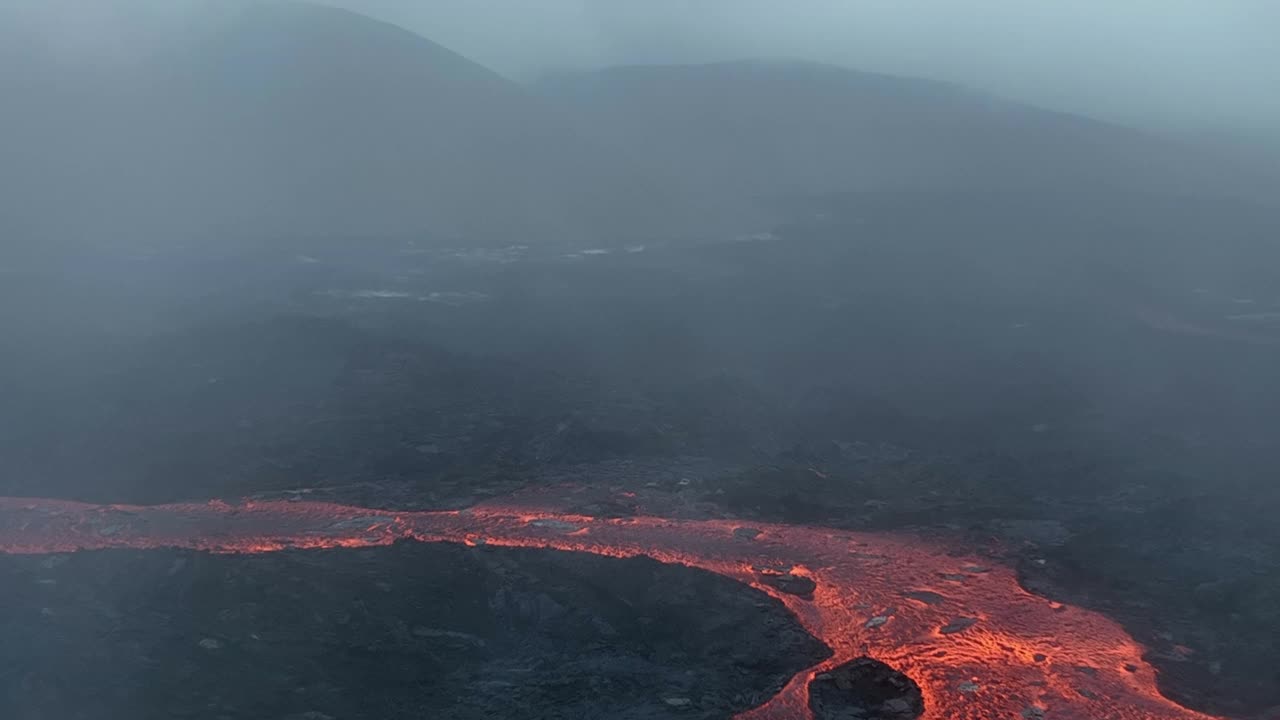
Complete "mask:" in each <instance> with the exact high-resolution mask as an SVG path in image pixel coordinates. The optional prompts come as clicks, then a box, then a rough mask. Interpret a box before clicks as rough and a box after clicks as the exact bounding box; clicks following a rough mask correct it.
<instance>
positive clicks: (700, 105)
mask: <svg viewBox="0 0 1280 720" xmlns="http://www.w3.org/2000/svg"><path fill="white" fill-rule="evenodd" d="M539 87H540V89H541V90H542V91H543V92H544V93H546V94H547V95H548V96H549V97H552V98H555V99H556V100H557V101H558V102H560V103H562V104H564V106H565V107H566V108H569V109H570V110H571V112H572V114H574V115H576V116H578V117H579V118H580V119H581V121H582V122H584V123H585V124H586V125H588V126H591V127H595V128H599V129H600V130H601V132H607V133H610V134H611V136H612V137H613V139H614V140H615V141H616V142H618V143H619V144H621V145H623V146H625V147H626V148H627V149H628V150H629V151H630V152H631V153H632V154H634V155H635V156H637V157H644V158H647V159H648V160H649V161H650V162H651V163H652V168H651V169H653V170H655V171H657V172H661V173H664V174H675V175H681V176H686V177H692V178H696V179H697V180H698V181H700V183H701V184H702V185H703V186H705V187H720V188H732V189H734V190H735V191H736V192H738V193H740V194H744V195H751V196H769V195H778V194H809V193H824V192H836V191H857V190H882V189H959V188H964V189H967V190H993V189H995V190H1025V189H1055V190H1090V191H1101V190H1142V191H1162V192H1172V193H1180V194H1181V193H1194V194H1221V195H1239V196H1256V195H1259V194H1265V193H1259V192H1258V191H1259V187H1260V185H1259V184H1260V183H1267V182H1272V181H1273V180H1274V179H1273V178H1270V177H1266V175H1265V173H1255V172H1253V171H1251V170H1246V168H1245V167H1244V166H1242V165H1238V164H1236V163H1233V162H1231V161H1229V160H1227V159H1225V158H1224V157H1219V156H1217V155H1215V154H1213V153H1210V152H1207V151H1205V150H1202V149H1199V148H1196V147H1193V146H1191V145H1185V144H1180V143H1177V142H1174V141H1171V140H1167V139H1163V138H1160V137H1156V136H1154V135H1149V134H1146V133H1143V132H1140V131H1137V130H1133V129H1130V128H1126V127H1122V126H1118V125H1113V124H1109V123H1104V122H1101V121H1097V120H1093V119H1089V118H1084V117H1080V116H1076V115H1070V114H1066V113H1059V112H1053V111H1049V110H1043V109H1039V108H1035V107H1031V106H1028V105H1023V104H1019V103H1016V102H1012V101H1008V100H1004V99H999V98H996V97H993V96H990V95H986V94H984V93H980V92H977V91H974V90H969V89H966V88H963V87H959V86H955V85H951V84H947V83H941V82H934V81H930V80H922V79H915V78H902V77H893V76H886V75H878V74H872V73H864V72H858V71H854V70H849V69H845V68H839V67H835V66H830V65H820V64H814V63H807V62H798V61H796V62H792V61H759V60H756V61H740V62H725V63H711V64H703V65H658V66H630V67H616V68H610V69H606V70H602V71H597V72H584V73H562V74H559V75H554V76H551V77H549V78H548V79H546V80H544V81H543V82H541V83H540V84H539ZM1269 187H1273V186H1269Z"/></svg>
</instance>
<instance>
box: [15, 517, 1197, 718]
mask: <svg viewBox="0 0 1280 720" xmlns="http://www.w3.org/2000/svg"><path fill="white" fill-rule="evenodd" d="M401 539H413V540H418V541H422V542H461V543H467V544H471V545H477V544H489V545H495V546H510V547H527V548H549V549H555V550H564V551H575V552H585V553H592V554H595V555H606V556H611V557H633V556H641V555H643V556H648V557H651V558H654V559H656V560H659V561H661V562H665V563H676V564H681V565H687V566H690V567H695V568H702V569H704V570H708V571H711V572H714V573H718V574H720V575H724V576H727V577H730V578H733V579H734V580H737V581H739V582H742V583H746V584H748V585H750V586H752V587H755V588H757V589H759V590H761V591H763V592H766V593H769V594H770V595H772V596H774V597H776V598H778V599H779V600H781V601H782V602H783V603H784V604H785V605H786V607H787V608H788V609H789V610H790V611H791V612H792V613H793V614H794V615H795V617H796V618H797V619H798V620H799V621H800V623H801V624H802V625H803V626H804V627H805V628H806V629H807V630H808V631H809V632H810V633H812V634H813V635H814V636H815V637H817V638H818V639H820V640H822V641H823V642H825V643H826V644H827V645H828V646H829V647H830V648H831V650H832V656H831V657H830V658H829V659H827V660H826V661H824V662H823V663H821V664H820V665H818V666H816V667H813V668H809V669H808V670H806V671H804V672H801V673H800V674H798V675H796V676H795V677H793V678H791V680H790V681H789V682H788V683H787V684H786V686H785V687H784V688H783V690H782V691H781V692H780V693H778V694H777V695H776V696H774V697H773V698H772V699H770V700H768V701H767V702H765V703H764V704H763V705H761V706H759V707H757V708H754V709H752V710H749V711H746V712H744V713H742V714H741V715H739V717H740V718H746V719H748V720H793V719H797V718H810V717H812V713H811V712H810V710H809V703H808V687H809V683H810V682H811V681H812V680H813V679H814V677H815V676H816V675H818V674H819V673H822V672H824V671H826V670H829V669H831V668H834V667H836V666H839V665H841V664H843V663H845V662H848V661H849V660H852V659H855V658H858V657H862V656H869V657H872V658H875V659H876V660H879V661H881V662H884V663H886V664H888V665H890V666H892V667H894V668H896V669H897V670H899V671H901V672H903V673H905V674H906V675H907V676H909V677H911V678H912V679H913V680H915V682H916V683H918V684H919V686H920V688H921V690H922V692H923V694H924V702H925V711H924V717H926V718H930V719H932V720H997V719H998V720H1019V719H1024V718H1025V719H1033V718H1045V719H1046V720H1192V719H1200V720H1204V719H1205V718H1208V717H1209V716H1207V715H1202V714H1200V713H1197V712H1193V711H1191V710H1187V709H1185V708H1182V707H1180V706H1178V705H1176V704H1174V703H1173V702H1172V701H1170V700H1168V699H1166V698H1164V697H1163V696H1162V695H1160V693H1159V692H1158V690H1157V688H1156V676H1155V671H1154V670H1153V668H1152V667H1151V666H1150V665H1148V664H1147V663H1146V662H1144V661H1143V660H1142V657H1141V655H1142V648H1141V647H1140V646H1139V645H1138V643H1137V642H1136V641H1134V640H1133V639H1132V638H1130V637H1129V636H1128V635H1127V634H1126V633H1125V632H1124V631H1123V630H1122V629H1121V628H1120V627H1119V626H1118V625H1117V624H1116V623H1115V622H1113V621H1111V620H1109V619H1107V618H1105V617H1103V616H1101V615H1098V614H1096V613H1093V612H1089V611H1085V610H1081V609H1077V608H1073V607H1067V606H1063V605H1060V604H1057V603H1054V602H1051V601H1049V600H1046V599H1044V598H1040V597H1037V596H1035V595H1032V594H1030V593H1028V592H1026V591H1025V590H1023V589H1022V588H1021V587H1020V586H1019V585H1018V583H1017V580H1016V578H1015V575H1014V572H1013V571H1012V570H1011V569H1010V568H1007V567H1000V566H993V567H983V566H980V564H979V561H978V560H976V559H974V558H972V557H970V558H965V557H955V556H954V555H953V554H951V553H948V552H947V549H946V548H945V547H942V546H939V545H936V544H931V543H929V542H926V541H923V540H920V539H918V538H911V537H907V536H898V535H882V534H867V533H853V532H843V531H837V530H831V529H826V528H819V527H803V526H790V525H775V524H768V523H751V524H749V525H747V524H744V523H741V522H735V521H730V520H673V519H664V518H658V517H629V518H622V519H617V518H611V519H604V518H595V517H588V516H582V515H573V514H565V513H557V512H551V511H548V510H545V509H542V508H540V507H538V506H537V505H536V504H535V505H534V506H531V507H517V506H509V505H485V506H480V507H476V508H472V509H469V510H464V511H458V512H454V511H449V512H393V511H386V510H369V509H365V508H358V507H348V506H343V505H332V504H325V503H313V502H285V501H267V502H245V503H243V504H238V505H229V504H226V503H222V502H211V503H207V504H175V505H156V506H147V507H139V506H123V505H88V504H82V503H75V502H69V501H60V500H38V499H26V498H0V552H5V553H14V554H17V553H21V554H46V553H61V552H70V551H76V550H91V549H107V548H135V549H145V548H161V547H166V548H188V549H194V550H204V551H210V552H219V553H265V552H273V551H278V550H284V549H288V548H328V547H369V546H377V545H388V544H390V543H393V542H395V541H397V540H401ZM776 573H787V574H790V575H791V576H801V577H803V578H807V579H808V580H810V581H812V583H813V584H814V585H815V587H814V590H813V592H812V595H811V597H810V596H809V594H808V593H805V594H804V595H803V596H801V595H796V594H790V593H787V592H783V591H781V590H779V589H778V586H779V583H778V582H776V581H774V582H768V575H769V574H776ZM804 584H805V585H806V586H807V585H808V583H804Z"/></svg>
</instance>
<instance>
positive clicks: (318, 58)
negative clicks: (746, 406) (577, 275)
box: [0, 2, 688, 241]
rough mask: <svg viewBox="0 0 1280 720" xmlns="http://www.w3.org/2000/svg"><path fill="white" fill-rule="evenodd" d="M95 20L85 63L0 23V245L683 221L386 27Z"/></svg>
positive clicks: (652, 190) (510, 99)
mask: <svg viewBox="0 0 1280 720" xmlns="http://www.w3.org/2000/svg"><path fill="white" fill-rule="evenodd" d="M61 5H62V7H63V9H68V8H70V9H71V10H76V9H84V10H85V11H86V12H87V13H88V14H89V15H90V16H91V15H93V12H92V10H93V8H92V7H90V6H89V5H85V4H83V3H74V2H73V3H70V4H68V3H66V2H62V3H61ZM111 7H112V9H113V12H112V13H111V15H110V17H109V18H108V19H109V20H110V23H111V29H112V33H113V35H114V38H112V37H106V38H105V39H104V37H97V38H93V39H94V40H97V41H98V44H97V46H96V47H91V48H89V49H88V50H86V51H85V52H83V53H76V52H72V51H71V50H74V49H77V48H71V50H69V49H68V47H66V46H59V45H58V44H56V43H53V42H49V41H48V38H38V37H36V36H33V35H32V34H30V33H28V32H25V31H24V28H23V27H22V25H21V24H20V23H19V22H17V21H12V17H13V16H12V15H11V16H10V20H9V21H0V27H4V28H5V29H6V30H7V31H9V32H8V33H6V34H9V35H11V37H9V38H6V40H7V41H6V42H4V43H0V44H3V45H4V46H5V47H4V50H3V53H4V55H3V63H2V64H0V96H3V97H4V98H6V100H5V107H6V110H5V113H4V114H3V119H0V155H3V157H4V158H5V162H4V167H3V169H0V198H3V199H0V211H2V212H0V216H3V217H4V221H3V224H4V225H5V227H4V229H5V231H6V232H7V233H9V234H10V235H11V236H14V235H19V236H25V237H32V238H45V239H49V238H56V239H58V240H68V239H74V238H76V237H82V238H92V239H94V240H105V239H107V238H111V239H113V240H119V239H122V238H124V237H137V238H166V239H169V240H172V239H174V238H183V237H186V236H192V235H197V236H199V235H206V234H215V235H218V236H220V237H224V238H225V237H235V236H244V237H254V238H260V237H275V236H287V237H315V236H325V237H343V236H352V235H354V236H378V235H403V234H415V235H419V236H429V237H434V238H440V237H443V238H446V239H447V238H454V237H463V238H466V239H467V240H468V241H476V240H481V239H487V238H494V237H499V236H500V237H502V238H504V239H506V240H510V241H519V240H521V239H536V240H550V239H554V238H558V237H563V236H576V237H594V236H596V235H598V234H601V233H604V232H606V231H607V232H608V233H609V234H610V235H611V236H612V237H625V236H627V235H630V234H637V235H640V234H644V233H650V232H662V231H663V230H666V229H670V228H671V227H673V226H676V225H679V224H681V223H683V222H685V221H687V220H688V216H687V215H682V213H683V212H684V211H685V207H686V203H687V200H685V199H683V198H679V197H677V196H676V194H675V193H674V192H672V191H671V190H670V189H669V188H668V187H667V186H665V185H663V184H660V183H658V182H655V181H653V180H651V179H647V178H645V177H643V176H642V175H641V174H639V173H637V172H636V171H635V169H634V168H633V167H631V166H629V164H628V162H627V161H626V160H625V159H623V158H620V157H613V156H610V155H609V153H607V152H603V151H602V150H601V148H598V147H593V146H592V145H590V144H589V143H588V142H586V141H585V140H583V139H582V138H581V137H578V136H577V135H576V134H575V132H574V131H573V130H572V129H571V127H570V125H569V124H567V123H565V122H563V120H562V118H560V117H558V115H557V113H556V111H555V110H553V109H552V108H549V107H547V105H546V104H545V103H543V102H542V101H540V100H539V99H537V98H535V97H533V96H531V94H529V93H528V92H527V91H525V90H524V89H523V88H521V87H519V86H518V85H516V84H514V83H512V82H510V81H508V80H506V79H504V78H502V77H500V76H498V75H496V74H494V73H492V72H490V71H488V70H486V69H485V68H483V67H481V66H479V65H477V64H475V63H473V62H471V61H469V60H467V59H465V58H463V57H461V56H459V55H457V54H455V53H453V52H451V51H449V50H447V49H445V48H443V47H441V46H439V45H436V44H434V43H432V42H430V41H429V40H426V39H424V38H421V37H418V36H416V35H413V34H411V33H409V32H407V31H404V30H402V29H399V28H396V27H394V26H391V25H386V24H384V23H381V22H378V21H374V20H371V19H369V18H366V17H362V16H359V15H356V14H353V13H350V12H347V11H343V10H338V9H332V8H327V7H322V6H314V5H305V4H295V3H260V2H233V3H228V2H222V3H206V4H195V5H190V6H189V7H188V8H187V10H186V11H185V12H183V13H182V14H181V15H166V14H164V13H163V12H160V11H158V10H157V8H158V7H159V6H157V5H155V4H147V3H145V2H126V3H115V4H113V5H112V6H111ZM18 8H20V5H13V6H10V7H9V8H8V10H7V11H5V12H9V13H12V12H14V11H15V9H18ZM73 26H74V24H73ZM112 40H113V41H112ZM79 49H84V48H83V47H81V48H79ZM117 51H123V52H117Z"/></svg>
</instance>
